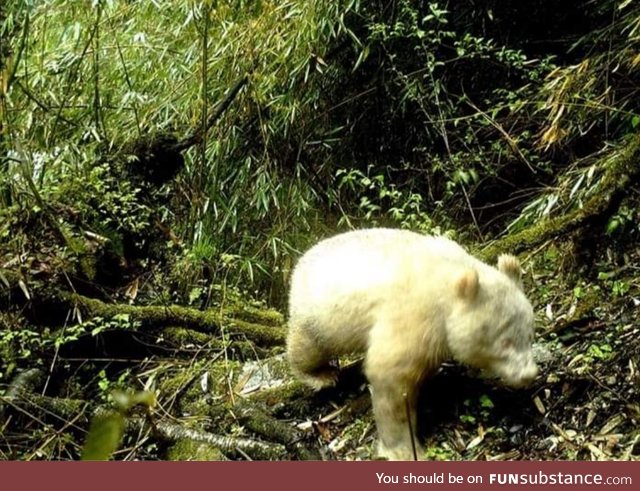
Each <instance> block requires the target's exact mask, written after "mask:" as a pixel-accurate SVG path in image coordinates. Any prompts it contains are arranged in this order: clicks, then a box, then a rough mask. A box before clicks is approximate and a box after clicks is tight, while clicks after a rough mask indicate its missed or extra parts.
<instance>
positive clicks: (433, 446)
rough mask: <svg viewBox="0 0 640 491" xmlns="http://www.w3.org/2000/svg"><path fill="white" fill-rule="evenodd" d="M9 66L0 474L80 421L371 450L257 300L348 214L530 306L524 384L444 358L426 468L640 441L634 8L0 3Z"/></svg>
mask: <svg viewBox="0 0 640 491" xmlns="http://www.w3.org/2000/svg"><path fill="white" fill-rule="evenodd" d="M0 77H1V78H0V80H1V82H2V83H1V84H0V125H1V126H0V159H1V160H0V356H1V359H0V396H1V399H0V416H1V417H2V419H1V420H0V428H2V430H3V431H2V435H3V436H1V437H0V458H6V459H16V458H20V459H34V458H63V459H67V458H71V459H75V458H78V457H79V456H80V454H81V453H82V443H83V441H84V440H85V438H86V431H87V428H88V426H89V421H90V420H91V419H92V417H93V418H96V417H97V418H98V419H100V417H101V418H102V419H103V420H106V421H107V426H108V425H109V424H110V425H111V428H112V430H108V431H105V434H106V435H107V436H106V437H104V438H105V439H106V440H107V443H104V441H103V445H102V447H103V448H108V449H109V448H112V449H113V450H115V449H116V448H118V447H119V445H120V435H122V434H124V438H125V443H124V450H120V451H118V453H116V458H180V459H186V458H198V457H202V458H272V459H276V458H277V459H280V458H370V457H371V455H372V454H371V448H370V444H371V441H372V439H373V437H374V436H375V429H374V427H373V426H372V421H371V414H370V408H369V407H368V406H367V404H368V402H367V401H368V399H367V397H366V389H364V388H363V384H362V380H361V379H359V378H358V376H357V369H354V370H351V371H353V372H354V373H351V371H350V370H347V376H346V379H347V380H346V381H345V387H346V388H343V389H340V390H338V391H337V392H336V393H332V394H329V395H326V394H324V395H323V394H320V395H317V394H316V395H313V394H311V393H310V392H308V391H306V389H304V388H302V387H300V386H299V385H298V384H297V383H296V382H294V381H293V380H292V379H291V376H290V375H289V374H288V373H287V368H286V366H281V365H283V362H282V359H281V356H280V355H281V353H282V341H283V338H284V319H283V317H282V315H281V314H279V313H278V311H280V312H283V311H284V310H285V308H286V289H287V279H288V275H289V273H290V271H291V268H292V266H293V265H294V264H295V261H296V259H297V258H298V257H299V256H300V254H301V252H302V251H304V250H305V249H306V248H307V247H309V246H310V245H312V244H313V243H315V242H316V241H317V240H318V239H319V238H322V237H326V236H328V235H331V234H334V233H336V232H339V231H345V230H349V229H352V228H360V227H367V226H388V227H398V228H407V229H411V230H416V231H422V232H425V233H438V234H446V235H448V236H450V237H452V238H454V239H456V240H458V241H459V242H461V243H463V244H465V245H466V246H467V247H469V248H470V249H471V250H472V251H474V253H475V254H477V255H479V256H480V257H482V258H483V259H486V260H489V261H490V260H493V259H494V258H495V256H496V255H497V254H498V253H499V252H514V253H519V254H521V258H522V259H523V263H524V265H525V270H526V272H527V277H526V280H525V281H526V283H527V287H528V289H529V292H530V296H531V298H532V302H533V303H534V304H535V306H536V312H537V315H538V320H539V326H540V327H539V334H540V336H539V337H540V347H539V348H540V350H539V351H540V361H541V363H543V364H544V365H545V367H546V370H545V371H544V373H543V375H542V376H541V378H540V380H539V381H538V383H537V385H536V386H535V387H534V388H533V389H531V390H530V392H528V393H527V394H528V397H524V398H522V397H521V395H520V396H519V395H518V394H516V393H511V392H509V391H506V390H505V389H499V388H494V387H493V386H492V385H491V384H490V383H489V382H484V381H474V379H473V378H472V377H467V375H466V373H465V372H464V370H462V369H461V368H460V367H446V368H445V373H444V374H443V375H442V377H445V380H447V379H446V377H449V378H448V380H451V379H453V380H455V381H456V383H457V385H456V387H459V389H457V390H455V391H454V393H453V394H450V393H447V390H450V389H447V388H446V387H441V386H440V385H438V384H439V383H442V382H438V381H436V382H434V385H433V386H432V387H431V388H430V393H433V394H435V397H434V398H433V399H432V400H431V402H426V403H425V405H426V408H425V409H424V413H425V414H426V416H427V417H425V419H427V420H429V421H431V423H426V425H427V428H426V429H425V430H424V431H423V433H424V434H425V439H426V441H427V448H428V450H427V452H428V455H427V457H429V458H449V459H460V458H465V459H471V458H473V459H476V458H498V457H500V458H570V459H571V458H612V459H620V458H624V459H629V458H637V457H638V455H640V449H639V448H638V447H639V445H638V439H639V438H640V430H638V427H639V426H638V421H639V420H640V403H639V399H638V389H637V387H638V382H639V380H638V373H637V366H638V353H639V352H640V350H639V348H640V346H639V345H638V339H640V336H638V334H639V327H638V323H637V320H638V319H637V313H636V310H637V305H638V303H640V300H638V299H639V298H640V296H639V294H638V293H639V288H640V282H639V280H638V268H639V266H638V264H639V263H638V255H639V254H638V248H637V245H636V244H637V243H638V238H639V237H638V235H639V232H640V229H639V227H638V223H639V221H640V220H639V218H640V217H639V216H638V215H639V211H638V210H639V207H638V206H639V205H638V186H637V185H638V174H639V171H640V157H639V148H640V147H639V145H640V136H639V135H638V132H639V130H640V128H639V126H640V93H639V92H640V5H638V3H637V2H632V1H630V0H615V1H614V0H572V1H566V2H552V1H548V0H536V1H531V2H499V1H490V0H483V1H480V0H477V1H469V2H432V1H425V2H421V1H415V0H394V1H371V2H359V1H356V0H342V1H337V2H335V1H328V0H317V1H312V2H307V1H301V0H286V1H218V2H215V1H195V0H192V1H187V2H174V1H169V2H129V1H124V0H122V1H117V0H95V1H91V2H90V1H84V0H83V1H64V0H41V1H35V0H33V1H26V2H25V1H15V0H8V1H5V2H3V3H2V4H1V5H0ZM267 306H268V307H267ZM270 308H273V309H275V310H270ZM273 360H275V361H273ZM272 362H273V363H274V364H275V365H271V363H272ZM256 366H259V367H260V368H259V369H255V367H256ZM356 366H357V365H356ZM247 367H249V368H247ZM265 367H267V368H265ZM256 370H257V371H256ZM256 373H259V374H260V375H259V376H258V379H256V377H257V375H255V374H256ZM265 373H267V375H265ZM442 377H439V379H440V378H442ZM612 377H613V378H612ZM352 378H353V379H355V381H354V380H351V379H352ZM256 380H258V381H257V382H256ZM444 385H447V384H446V382H444ZM247 386H250V388H249V389H247ZM114 389H116V390H117V389H120V390H123V391H125V392H124V393H126V394H128V395H126V396H125V395H122V394H123V393H119V392H116V394H120V395H116V396H115V402H114V396H113V394H114V392H113V390H114ZM131 391H133V395H132V392H131ZM150 394H153V396H151V395H150ZM441 400H442V406H441V405H440V402H439V401H441ZM336 401H337V402H336ZM444 401H448V402H446V403H445V402H444ZM515 401H517V403H515ZM514 403H515V404H516V406H517V407H518V408H519V415H518V416H514V415H513V414H512V411H511V412H510V411H509V409H510V408H511V409H512V408H513V405H514ZM114 404H115V406H116V409H115V410H114V409H113V406H114ZM139 405H141V406H142V407H143V408H144V409H143V411H142V412H140V410H139V409H137V410H136V409H134V406H136V407H137V406H139ZM340 408H341V409H340ZM132 411H133V412H132ZM136 411H138V412H136ZM447 414H454V415H455V416H454V418H453V419H447V418H446V416H445V415H447ZM105 415H106V416H105ZM514 418H515V420H514ZM518 418H520V419H518ZM309 419H311V420H312V422H313V423H311V422H309V421H308V420H309ZM305 421H306V422H305ZM434 421H435V422H434ZM429 425H431V426H429ZM113 428H116V429H115V430H113ZM110 438H111V440H113V441H110ZM194 442H197V445H196V444H195V443H194ZM194 445H195V446H194ZM202 445H205V447H206V448H205V449H204V450H203V447H202ZM100 446H101V445H98V447H100ZM327 449H328V450H327ZM514 452H515V453H514ZM109 454H110V451H108V452H107V455H109Z"/></svg>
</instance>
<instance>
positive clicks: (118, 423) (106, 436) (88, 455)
mask: <svg viewBox="0 0 640 491" xmlns="http://www.w3.org/2000/svg"><path fill="white" fill-rule="evenodd" d="M111 397H112V400H113V402H114V405H115V410H113V411H104V412H102V413H100V414H98V415H97V416H94V418H93V419H92V421H91V426H90V428H89V432H88V433H87V438H86V440H85V443H84V445H83V447H82V456H81V459H82V460H109V459H110V458H111V456H112V455H113V453H114V452H115V451H116V450H117V449H118V447H119V446H120V442H121V441H122V437H123V435H124V430H125V427H126V418H127V416H128V414H129V412H130V411H131V410H132V409H133V408H135V407H136V406H142V407H143V408H144V409H145V410H147V411H148V410H149V409H151V408H152V407H153V406H155V404H156V400H155V396H154V395H153V393H151V392H146V391H142V392H134V393H129V392H120V391H114V392H112V394H111Z"/></svg>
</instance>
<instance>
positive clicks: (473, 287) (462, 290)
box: [456, 269, 480, 302]
mask: <svg viewBox="0 0 640 491" xmlns="http://www.w3.org/2000/svg"><path fill="white" fill-rule="evenodd" d="M479 288H480V279H479V278H478V273H477V271H476V270H475V269H467V270H466V271H465V272H464V273H463V274H462V275H460V278H458V280H457V281H456V293H457V294H458V296H459V297H460V298H463V299H464V300H467V301H469V302H471V301H473V300H475V298H476V297H477V296H478V289H479Z"/></svg>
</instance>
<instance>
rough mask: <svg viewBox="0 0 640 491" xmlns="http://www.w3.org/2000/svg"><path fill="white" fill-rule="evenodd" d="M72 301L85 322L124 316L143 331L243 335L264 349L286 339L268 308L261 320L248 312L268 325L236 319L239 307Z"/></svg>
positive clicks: (79, 298) (73, 297)
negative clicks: (172, 329)
mask: <svg viewBox="0 0 640 491" xmlns="http://www.w3.org/2000/svg"><path fill="white" fill-rule="evenodd" d="M69 299H70V302H71V303H72V304H73V305H72V306H73V307H77V308H78V309H80V311H81V312H82V314H83V318H84V319H88V318H90V317H103V318H112V317H114V316H116V315H123V314H124V315H128V316H130V318H131V320H133V321H136V322H138V323H140V327H141V329H160V328H164V327H175V326H180V327H185V328H188V329H193V330H195V331H201V332H206V333H210V334H215V335H223V334H225V335H234V336H236V335H238V336H242V337H244V338H246V339H248V340H250V341H253V342H254V343H256V344H258V345H260V346H264V347H268V346H277V345H282V344H283V343H284V339H285V330H284V327H283V322H284V321H283V319H282V316H281V314H279V313H278V312H275V311H272V310H266V309H265V311H264V312H262V314H261V315H262V316H261V317H260V315H259V314H258V311H257V309H256V310H250V311H249V312H250V316H251V318H252V319H264V320H265V322H266V323H267V324H266V325H265V324H260V323H257V322H249V321H245V320H242V319H241V318H236V317H235V316H242V315H243V311H242V310H241V309H239V308H237V307H235V308H233V309H231V310H230V311H226V310H225V309H224V308H223V309H219V310H206V311H202V310H197V309H193V308H189V307H182V306H179V305H167V306H155V305H154V306H135V305H126V304H108V303H105V302H102V301H100V300H96V299H93V298H88V297H84V296H82V295H75V294H74V295H71V296H70V297H69ZM278 321H279V323H278Z"/></svg>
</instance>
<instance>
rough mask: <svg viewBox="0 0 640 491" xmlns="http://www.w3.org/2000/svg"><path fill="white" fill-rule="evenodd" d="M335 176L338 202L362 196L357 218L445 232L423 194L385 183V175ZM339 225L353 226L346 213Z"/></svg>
mask: <svg viewBox="0 0 640 491" xmlns="http://www.w3.org/2000/svg"><path fill="white" fill-rule="evenodd" d="M371 170H372V169H371V167H370V168H369V171H371ZM336 177H337V178H338V191H342V193H341V194H340V195H339V196H340V198H339V199H341V200H342V199H346V200H347V201H348V200H349V199H350V196H360V202H359V203H358V205H357V209H356V210H357V212H358V215H359V216H358V218H359V219H361V220H364V221H365V222H366V223H367V224H369V225H376V226H380V225H391V226H396V227H399V228H406V229H411V230H417V231H422V232H425V233H435V234H440V233H442V232H443V231H442V230H441V229H440V227H438V226H436V225H435V224H434V222H433V220H432V219H431V217H430V216H429V214H428V213H427V211H426V209H425V205H424V203H423V201H424V200H423V198H422V196H421V195H420V194H418V193H414V192H410V191H401V190H399V189H398V187H397V186H396V185H394V184H388V183H386V182H385V181H386V178H385V176H384V175H383V174H377V175H374V176H371V177H370V176H369V175H366V174H364V173H363V172H361V171H359V170H358V169H349V170H346V169H339V170H338V172H337V173H336ZM339 223H346V224H348V225H352V223H351V220H350V219H349V217H348V216H347V215H346V213H345V214H343V216H342V217H341V219H340V222H339Z"/></svg>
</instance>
